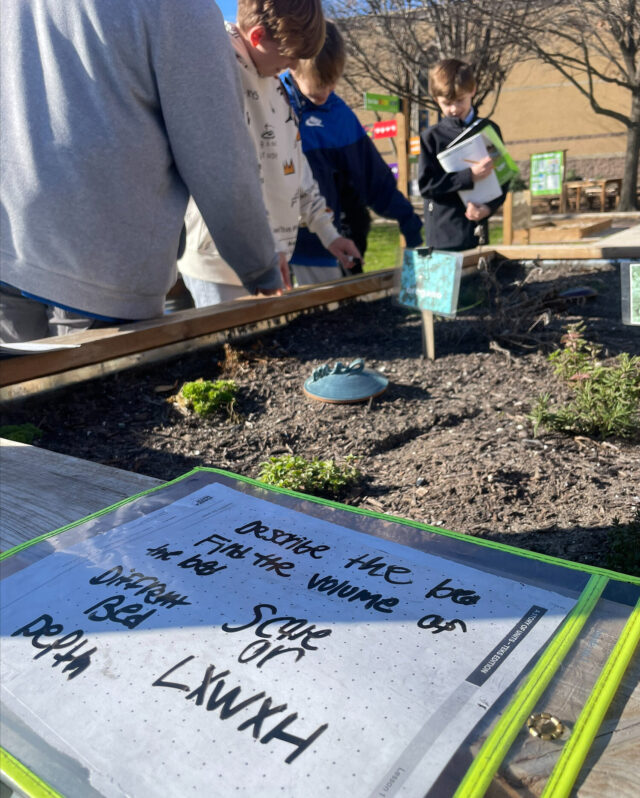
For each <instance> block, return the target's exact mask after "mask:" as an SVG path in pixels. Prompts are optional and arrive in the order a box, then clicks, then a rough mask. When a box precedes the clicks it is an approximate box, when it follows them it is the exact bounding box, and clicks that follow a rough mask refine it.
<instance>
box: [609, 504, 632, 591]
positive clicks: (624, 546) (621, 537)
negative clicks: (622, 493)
mask: <svg viewBox="0 0 640 798" xmlns="http://www.w3.org/2000/svg"><path fill="white" fill-rule="evenodd" d="M606 566H607V568H611V569H612V570H614V571H620V572H621V573H623V574H631V576H640V507H636V512H635V517H634V518H632V519H631V521H630V522H629V523H628V524H622V523H620V520H619V519H618V518H614V519H613V527H612V528H611V530H610V532H609V552H608V554H607V561H606Z"/></svg>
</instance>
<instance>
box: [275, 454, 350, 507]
mask: <svg viewBox="0 0 640 798" xmlns="http://www.w3.org/2000/svg"><path fill="white" fill-rule="evenodd" d="M356 459H357V458H355V457H354V456H353V455H348V456H347V457H346V458H345V462H344V463H343V464H342V465H338V464H337V463H335V462H334V461H333V460H318V459H317V458H314V459H313V460H305V458H304V457H300V456H299V455H290V454H285V455H281V456H279V457H270V458H269V460H267V461H266V462H264V463H261V464H260V473H259V478H260V479H261V480H262V481H263V482H265V483H266V484H267V485H276V486H277V487H279V488H288V489H289V490H297V491H300V492H301V493H309V494H311V495H312V496H321V497H324V498H330V499H338V498H340V497H341V496H344V494H345V493H346V491H347V490H348V489H349V488H350V487H351V486H352V485H355V484H356V483H357V482H358V481H359V480H360V478H361V476H362V474H361V473H360V471H358V469H357V468H356V467H355V465H354V461H355V460H356Z"/></svg>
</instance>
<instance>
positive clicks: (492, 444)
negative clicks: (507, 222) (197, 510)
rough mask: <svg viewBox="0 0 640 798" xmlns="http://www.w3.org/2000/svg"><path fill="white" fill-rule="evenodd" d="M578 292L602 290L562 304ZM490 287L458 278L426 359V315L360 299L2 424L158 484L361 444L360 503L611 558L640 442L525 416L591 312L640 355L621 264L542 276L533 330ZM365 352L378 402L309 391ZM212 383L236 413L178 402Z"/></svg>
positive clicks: (536, 280) (558, 551)
mask: <svg viewBox="0 0 640 798" xmlns="http://www.w3.org/2000/svg"><path fill="white" fill-rule="evenodd" d="M501 273H502V278H501V287H502V288H501V290H503V291H504V292H505V296H507V295H509V293H510V292H511V293H513V292H514V290H515V291H516V293H517V292H518V290H520V289H518V285H519V283H518V281H519V280H522V278H523V270H522V269H521V268H519V267H518V266H517V265H510V266H508V267H504V269H503V270H502V272H501ZM576 285H589V286H591V287H592V288H595V289H596V291H597V296H596V297H595V298H594V299H589V300H585V302H584V304H582V305H581V304H579V303H577V302H575V301H568V302H563V301H561V300H559V299H558V298H557V296H556V292H557V291H559V290H561V289H563V288H568V287H572V286H576ZM514 286H515V289H514ZM479 295H480V290H479V285H478V283H476V282H475V281H473V280H471V281H465V283H463V291H462V296H461V305H462V306H473V305H475V307H473V308H471V309H470V310H467V311H464V312H462V313H461V314H460V315H459V317H458V318H457V319H455V320H452V321H438V322H437V324H436V353H437V359H436V360H435V361H434V362H430V361H427V360H425V359H423V358H422V356H421V322H420V316H419V315H418V314H414V313H411V312H409V311H407V310H406V309H404V308H401V307H399V306H398V305H396V304H395V303H394V301H393V299H391V298H385V299H377V300H375V301H368V300H363V299H359V300H352V301H350V302H348V303H346V304H343V305H342V306H340V307H339V308H338V309H337V310H332V311H329V310H315V311H311V312H308V313H306V314H304V315H302V316H299V317H298V318H296V319H294V320H293V321H291V322H290V323H289V324H288V325H287V326H286V327H284V328H282V329H279V330H276V331H273V332H268V333H264V334H260V335H259V336H258V337H256V338H254V339H253V340H249V341H245V342H243V343H242V344H236V345H235V346H233V347H227V348H226V351H224V350H223V349H221V348H209V349H203V350H199V351H196V352H193V353H191V354H183V355H181V356H180V357H178V358H174V359H172V360H169V361H165V362H164V363H160V364H154V365H153V366H147V367H143V368H139V369H136V370H129V371H124V372H121V373H118V374H113V375H110V376H107V377H103V378H101V379H97V380H93V381H91V382H87V383H81V384H78V385H75V386H71V387H68V388H64V389H61V390H60V391H58V392H55V393H47V394H42V395H39V396H34V397H31V398H28V399H24V400H21V401H13V402H11V403H8V404H7V405H6V407H5V408H4V410H3V411H2V414H1V419H0V420H1V423H2V424H19V423H25V422H31V423H33V424H35V425H36V426H37V427H39V428H40V429H41V430H42V431H43V435H42V437H41V438H40V439H39V441H37V442H36V443H37V445H40V446H43V447H46V448H50V449H52V450H55V451H59V452H63V453H66V454H71V455H74V456H77V457H81V458H86V459H90V460H95V461H98V462H101V463H106V464H109V465H112V466H117V467H119V468H124V469H128V470H131V471H135V472H139V473H142V474H147V475H149V476H154V477H159V478H162V479H170V478H172V477H175V476H177V475H179V474H182V473H184V472H185V471H187V470H189V469H190V468H191V467H193V466H195V465H209V466H215V467H218V468H223V469H227V470H229V471H232V472H235V473H238V474H243V475H247V476H251V477H257V475H258V471H259V466H260V464H261V463H262V462H263V461H265V460H267V459H268V458H269V457H270V456H274V455H279V454H283V453H295V454H300V455H303V456H304V457H307V458H312V457H319V458H322V459H329V458H331V459H336V460H338V461H341V460H343V458H344V457H345V456H346V455H348V454H352V455H356V456H358V457H359V458H360V459H359V461H358V466H359V468H360V469H361V471H362V472H363V474H364V475H365V479H364V481H363V482H362V483H361V484H360V485H359V486H357V487H356V488H354V489H353V490H352V491H351V492H350V493H349V495H347V496H346V497H345V499H344V500H345V501H346V502H347V503H351V504H355V505H359V506H362V507H366V508H369V509H372V510H375V511H379V512H380V511H382V512H388V513H391V514H394V515H397V516H402V517H407V518H412V519H416V520H419V521H422V522H425V523H428V524H433V525H436V526H440V527H444V528H446V529H451V530H456V531H459V532H464V533H468V534H471V535H478V536H481V537H485V538H491V539H493V540H498V541H503V542H508V543H510V544H513V545H516V546H522V547H524V548H529V549H532V550H535V551H540V552H544V553H547V554H552V555H556V556H559V557H565V558H568V559H574V560H578V561H581V562H588V563H591V564H595V565H604V564H606V562H607V552H608V550H609V546H610V542H611V540H612V536H611V528H612V523H613V519H614V518H616V517H617V518H620V519H621V520H622V521H628V520H629V519H631V517H632V516H633V513H634V512H635V507H636V506H637V505H638V504H639V503H640V482H639V480H638V456H639V447H638V442H637V441H623V440H608V441H601V440H595V439H590V438H587V437H584V436H567V435H560V434H542V435H541V436H540V437H535V436H534V434H533V429H532V424H531V422H530V421H529V420H528V418H527V416H528V413H529V411H530V409H531V407H532V405H533V403H534V402H535V400H536V398H537V397H538V395H539V394H541V393H543V392H545V391H548V392H551V393H552V394H553V395H554V396H559V395H561V394H562V389H561V388H560V387H559V385H558V382H557V380H556V378H555V377H554V376H553V373H552V368H551V366H550V364H549V363H548V361H547V359H546V356H545V353H546V352H548V351H549V350H550V349H551V348H552V347H553V346H554V345H555V344H557V342H558V341H559V339H560V336H561V334H562V331H563V330H564V329H565V328H566V325H567V324H568V323H570V322H571V321H575V320H578V319H583V320H584V321H585V322H586V325H587V335H588V337H589V338H590V339H592V340H594V341H596V342H599V343H600V344H602V345H604V347H605V348H606V354H607V355H608V356H611V357H613V356H615V355H617V354H618V353H620V352H625V351H626V352H634V351H637V349H638V334H637V329H636V328H632V327H625V326H624V325H622V323H621V321H620V288H619V281H618V272H617V267H616V266H615V265H613V264H608V263H606V262H602V263H600V264H594V263H590V264H583V265H581V264H579V263H575V262H574V263H573V264H565V265H558V264H556V265H554V266H553V267H549V268H543V269H538V270H537V271H536V272H535V273H534V274H533V275H532V274H529V277H528V279H527V284H526V286H525V287H524V288H523V289H522V291H521V293H520V294H519V296H520V300H522V301H529V306H528V307H529V310H528V311H527V312H529V311H530V310H531V308H535V309H536V310H537V309H538V306H539V311H540V312H539V314H538V315H539V319H538V321H537V322H536V324H535V326H534V328H533V329H532V330H530V331H529V333H527V334H525V333H524V331H523V330H522V329H521V328H519V326H518V325H519V313H518V311H517V310H514V312H513V313H512V314H511V319H509V318H508V317H509V314H508V313H507V314H506V315H505V316H504V318H503V319H502V322H501V323H500V324H498V321H500V320H499V319H498V320H497V319H496V318H495V317H494V318H493V320H491V319H487V318H486V317H484V316H483V314H482V312H481V311H480V307H479V306H478V305H477V304H476V303H477V302H478V297H479ZM554 297H555V298H554ZM536 303H537V304H536ZM514 307H516V308H517V305H516V306H514ZM522 307H524V306H522ZM523 313H524V312H523ZM520 315H523V314H520ZM356 357H362V358H364V359H365V363H366V366H367V367H368V368H373V369H377V370H379V371H382V372H383V373H384V374H385V375H386V376H387V377H388V378H389V380H390V385H389V388H388V390H387V391H386V392H385V393H384V394H382V395H381V396H380V397H378V398H377V399H375V400H373V401H372V402H370V403H366V402H365V403H363V404H358V405H329V404H325V403H322V402H318V401H313V400H311V399H308V398H306V397H305V396H304V395H303V392H302V386H303V383H304V380H305V379H306V378H307V377H308V376H309V375H310V374H311V372H312V370H313V369H314V368H316V367H318V366H320V365H322V364H324V363H335V362H336V361H337V360H341V361H342V362H344V363H348V362H350V361H351V360H353V359H354V358H356ZM200 377H204V378H205V379H219V378H221V377H224V378H232V379H233V380H235V381H236V383H237V384H238V387H239V399H238V403H237V407H236V410H237V411H238V412H239V413H240V414H241V417H240V418H239V419H236V420H235V421H233V422H230V421H228V420H227V419H226V418H225V417H224V416H214V417H212V418H209V419H201V418H199V417H197V416H195V415H193V414H191V415H185V414H184V413H182V412H180V411H179V410H178V409H177V408H176V406H175V404H173V403H172V402H170V401H168V400H169V398H170V397H171V396H173V395H175V394H176V393H177V391H178V390H179V388H180V387H181V385H182V384H183V383H184V382H185V381H189V380H194V379H198V378H200Z"/></svg>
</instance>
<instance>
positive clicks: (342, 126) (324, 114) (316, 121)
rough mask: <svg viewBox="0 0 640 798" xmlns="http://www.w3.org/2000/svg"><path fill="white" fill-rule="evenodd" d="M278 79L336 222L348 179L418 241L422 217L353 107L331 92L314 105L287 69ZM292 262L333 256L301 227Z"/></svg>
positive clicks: (331, 262)
mask: <svg viewBox="0 0 640 798" xmlns="http://www.w3.org/2000/svg"><path fill="white" fill-rule="evenodd" d="M281 80H282V83H283V85H284V88H285V90H286V92H287V95H288V97H289V101H290V103H291V106H292V108H293V110H294V113H295V114H296V116H297V117H298V123H299V126H300V137H301V139H302V151H303V152H304V154H305V155H306V156H307V159H308V161H309V164H310V166H311V170H312V172H313V176H314V177H315V179H316V180H317V182H318V186H319V187H320V193H321V194H322V195H323V196H324V198H325V200H326V201H327V205H328V206H329V207H330V208H331V210H332V211H333V213H334V219H335V220H336V222H337V221H338V220H339V219H340V211H341V208H340V186H341V185H344V184H345V183H351V185H352V186H353V188H354V189H355V192H356V194H358V195H359V196H360V198H361V199H362V202H363V203H364V204H365V205H367V206H368V207H370V208H372V209H373V210H374V211H375V213H377V214H378V215H379V216H383V217H384V218H386V219H395V220H397V222H398V223H399V225H400V230H401V231H402V234H403V235H404V237H405V239H406V242H407V246H408V247H419V246H421V245H422V236H421V234H420V228H421V227H422V221H421V220H420V217H419V216H417V215H416V213H415V212H414V210H413V206H412V205H411V203H410V202H409V200H408V199H407V198H406V197H404V196H403V195H402V194H401V193H400V191H398V188H397V186H396V180H395V178H394V176H393V173H392V172H391V170H390V169H389V167H388V166H387V164H386V163H385V161H384V159H383V158H382V156H381V155H380V153H379V152H378V150H377V149H376V147H375V145H374V143H373V142H372V141H371V139H370V138H369V137H368V136H367V134H366V132H365V129H364V128H363V127H362V125H361V124H360V121H359V120H358V117H357V116H356V115H355V114H354V112H353V111H352V110H351V108H349V106H348V105H347V104H346V103H345V102H344V100H342V99H341V98H340V97H338V95H337V94H335V93H332V94H330V95H329V99H328V100H327V101H326V103H324V105H314V104H313V103H312V102H311V101H310V100H308V99H307V98H306V97H305V96H304V95H303V94H301V92H300V91H299V89H298V87H297V86H296V85H295V83H294V81H293V78H292V76H291V73H290V72H289V71H287V72H285V73H284V74H283V75H281ZM291 263H293V264H299V265H300V266H335V265H336V264H337V261H336V259H335V258H334V257H333V255H331V253H330V252H329V251H328V250H326V249H325V248H324V247H323V246H322V244H321V243H320V240H319V239H318V237H317V236H315V235H314V234H313V233H311V232H310V231H309V230H308V229H307V228H306V227H300V229H299V230H298V240H297V241H296V246H295V250H294V253H293V256H292V257H291Z"/></svg>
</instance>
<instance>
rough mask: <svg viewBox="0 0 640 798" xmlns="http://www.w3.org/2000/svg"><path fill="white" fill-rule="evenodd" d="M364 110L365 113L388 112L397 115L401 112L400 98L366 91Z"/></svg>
mask: <svg viewBox="0 0 640 798" xmlns="http://www.w3.org/2000/svg"><path fill="white" fill-rule="evenodd" d="M364 108H365V111H388V112H389V113H392V114H397V113H398V111H399V110H400V98H399V97H396V96H395V95H393V94H372V93H371V92H369V91H365V93H364Z"/></svg>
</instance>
